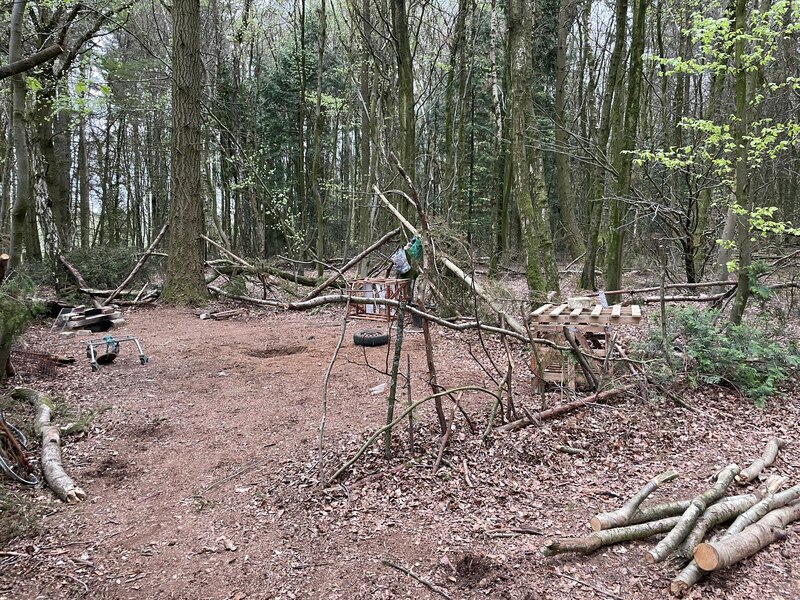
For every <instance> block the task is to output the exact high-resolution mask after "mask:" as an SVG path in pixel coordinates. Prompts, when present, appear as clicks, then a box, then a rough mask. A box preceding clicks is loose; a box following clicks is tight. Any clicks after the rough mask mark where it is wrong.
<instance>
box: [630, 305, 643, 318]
mask: <svg viewBox="0 0 800 600" xmlns="http://www.w3.org/2000/svg"><path fill="white" fill-rule="evenodd" d="M631 316H632V317H633V318H634V319H641V318H642V307H641V306H639V305H638V304H632V305H631Z"/></svg>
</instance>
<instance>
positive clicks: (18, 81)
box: [2, 0, 33, 367]
mask: <svg viewBox="0 0 800 600" xmlns="http://www.w3.org/2000/svg"><path fill="white" fill-rule="evenodd" d="M26 4H27V2H25V0H18V1H17V2H14V5H13V7H12V9H11V33H10V36H9V41H8V62H9V63H13V62H15V61H17V60H19V59H20V58H21V54H22V19H23V16H24V14H25V5H26ZM25 88H26V86H25V76H24V75H23V74H22V73H18V74H16V75H14V76H12V77H11V96H12V113H11V127H12V131H13V134H12V136H13V138H14V155H15V158H16V179H17V186H16V190H15V194H14V206H13V208H12V209H11V244H10V248H9V257H10V258H9V261H8V269H9V270H12V269H16V268H17V267H18V266H19V264H20V259H21V258H22V248H23V243H24V240H25V233H26V227H25V226H26V223H27V220H26V217H27V214H28V211H29V210H32V209H31V204H32V202H33V190H32V189H31V176H30V161H29V157H28V142H27V133H26V131H25ZM2 366H3V367H4V366H5V365H2Z"/></svg>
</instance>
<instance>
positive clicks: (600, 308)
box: [591, 304, 603, 318]
mask: <svg viewBox="0 0 800 600" xmlns="http://www.w3.org/2000/svg"><path fill="white" fill-rule="evenodd" d="M602 311H603V305H602V304H597V305H596V306H595V307H594V308H593V309H592V314H591V316H592V318H597V317H599V316H600V313H601V312H602Z"/></svg>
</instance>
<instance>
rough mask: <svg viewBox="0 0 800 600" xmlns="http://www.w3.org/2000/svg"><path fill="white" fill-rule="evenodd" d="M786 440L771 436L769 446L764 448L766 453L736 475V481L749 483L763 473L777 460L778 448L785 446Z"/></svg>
mask: <svg viewBox="0 0 800 600" xmlns="http://www.w3.org/2000/svg"><path fill="white" fill-rule="evenodd" d="M785 445H786V442H785V441H784V440H782V439H781V438H777V437H774V438H770V440H769V441H768V442H767V447H766V448H764V454H763V455H762V456H761V458H759V459H757V460H755V461H753V464H752V465H750V466H749V467H747V468H746V469H744V470H743V471H742V472H741V473H739V474H738V475H737V476H736V483H738V484H739V485H747V484H748V483H750V482H751V481H753V480H754V479H755V478H756V477H758V476H759V475H760V474H761V471H763V470H764V469H765V468H766V467H768V466H770V465H771V464H772V463H774V462H775V459H776V458H777V457H778V450H780V449H781V448H783V447H784V446H785Z"/></svg>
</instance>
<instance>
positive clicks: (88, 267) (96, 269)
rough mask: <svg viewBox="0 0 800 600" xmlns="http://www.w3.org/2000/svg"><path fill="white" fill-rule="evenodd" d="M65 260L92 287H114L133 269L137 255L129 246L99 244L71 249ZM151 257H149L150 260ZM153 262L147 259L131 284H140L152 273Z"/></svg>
mask: <svg viewBox="0 0 800 600" xmlns="http://www.w3.org/2000/svg"><path fill="white" fill-rule="evenodd" d="M66 258H67V260H68V261H69V262H70V263H72V265H73V266H74V267H75V268H76V269H78V271H80V273H81V275H83V278H84V279H85V280H86V283H87V284H89V285H90V286H91V287H93V288H100V289H102V288H115V287H117V286H118V285H119V284H120V282H122V280H123V279H125V278H126V277H127V276H128V274H129V273H130V272H131V270H132V269H133V267H134V265H135V264H136V261H137V260H138V257H137V255H136V253H135V251H133V250H132V249H131V248H126V247H122V246H100V247H96V248H92V249H90V250H81V249H79V250H73V251H72V252H70V253H69V254H67V255H66ZM152 258H153V257H151V260H152ZM153 269H154V263H151V261H148V262H147V263H145V265H144V267H142V269H141V270H140V271H139V272H138V273H137V274H136V277H135V278H134V280H133V281H132V282H131V285H132V286H134V287H135V286H136V284H137V283H138V284H139V285H141V284H142V283H143V282H144V281H145V280H146V279H149V278H150V276H151V275H152V273H153Z"/></svg>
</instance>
